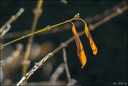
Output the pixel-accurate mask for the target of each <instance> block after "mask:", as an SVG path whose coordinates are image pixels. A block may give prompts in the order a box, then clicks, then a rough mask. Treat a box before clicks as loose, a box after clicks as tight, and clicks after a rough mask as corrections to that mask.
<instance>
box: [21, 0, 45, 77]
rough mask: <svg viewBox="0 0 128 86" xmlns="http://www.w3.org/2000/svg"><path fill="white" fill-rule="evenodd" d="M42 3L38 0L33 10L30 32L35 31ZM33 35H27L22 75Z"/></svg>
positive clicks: (24, 71)
mask: <svg viewBox="0 0 128 86" xmlns="http://www.w3.org/2000/svg"><path fill="white" fill-rule="evenodd" d="M42 4H43V0H38V3H37V7H36V8H35V9H34V11H33V13H34V20H33V24H32V29H31V33H33V32H35V29H36V26H37V22H38V19H39V16H40V15H41V13H42V9H41V6H42ZM33 37H34V35H31V36H30V37H29V39H28V43H27V46H26V51H25V55H24V61H23V69H22V75H23V76H24V75H25V73H26V71H27V60H28V57H29V53H30V48H31V45H32V42H33Z"/></svg>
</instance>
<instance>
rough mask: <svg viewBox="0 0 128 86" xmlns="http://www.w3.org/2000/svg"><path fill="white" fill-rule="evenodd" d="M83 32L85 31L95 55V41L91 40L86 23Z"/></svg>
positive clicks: (96, 50)
mask: <svg viewBox="0 0 128 86" xmlns="http://www.w3.org/2000/svg"><path fill="white" fill-rule="evenodd" d="M85 33H86V35H87V37H88V39H89V42H90V45H91V48H92V51H93V54H94V55H96V54H97V52H98V49H97V47H96V45H95V43H94V42H93V39H92V36H91V34H90V32H89V30H88V27H87V25H86V24H85Z"/></svg>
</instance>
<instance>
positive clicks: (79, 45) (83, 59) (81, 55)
mask: <svg viewBox="0 0 128 86" xmlns="http://www.w3.org/2000/svg"><path fill="white" fill-rule="evenodd" d="M72 25H73V26H72V32H73V34H74V37H75V41H76V45H77V51H78V56H79V59H80V61H81V64H82V67H81V68H83V67H84V65H85V64H86V61H87V58H86V55H85V52H84V48H83V45H82V43H81V40H80V38H79V36H78V35H77V32H76V29H75V25H74V23H72Z"/></svg>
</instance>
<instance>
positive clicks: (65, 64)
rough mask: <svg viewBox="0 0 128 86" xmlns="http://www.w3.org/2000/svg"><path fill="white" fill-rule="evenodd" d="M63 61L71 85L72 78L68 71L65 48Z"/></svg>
mask: <svg viewBox="0 0 128 86" xmlns="http://www.w3.org/2000/svg"><path fill="white" fill-rule="evenodd" d="M63 60H64V67H65V71H66V75H67V78H68V83H69V82H70V80H71V76H70V72H69V69H68V64H67V56H66V50H65V48H63Z"/></svg>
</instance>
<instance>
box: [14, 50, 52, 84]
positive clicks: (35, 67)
mask: <svg viewBox="0 0 128 86" xmlns="http://www.w3.org/2000/svg"><path fill="white" fill-rule="evenodd" d="M52 56H53V53H49V54H48V55H46V56H45V57H44V58H43V59H41V60H40V61H39V62H38V63H35V65H34V67H33V68H32V69H31V70H30V71H29V72H28V73H26V74H25V75H24V76H23V77H22V78H21V80H20V81H19V82H18V83H17V84H16V86H21V85H24V84H26V83H27V80H28V79H29V78H30V76H31V75H32V74H33V73H34V72H35V71H36V70H37V69H39V68H40V67H41V66H42V65H43V64H44V63H45V62H46V61H47V60H48V59H49V58H50V57H52Z"/></svg>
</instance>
